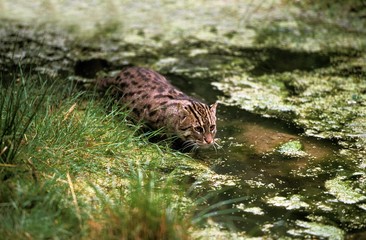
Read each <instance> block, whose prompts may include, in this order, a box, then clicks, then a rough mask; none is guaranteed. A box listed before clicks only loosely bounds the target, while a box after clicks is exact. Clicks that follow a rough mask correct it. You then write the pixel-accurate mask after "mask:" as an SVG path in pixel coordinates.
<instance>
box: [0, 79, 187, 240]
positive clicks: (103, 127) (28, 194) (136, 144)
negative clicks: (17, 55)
mask: <svg viewBox="0 0 366 240" xmlns="http://www.w3.org/2000/svg"><path fill="white" fill-rule="evenodd" d="M59 81H61V80H59ZM42 82H43V83H42ZM2 83H3V84H5V79H2ZM65 85H66V86H67V85H69V87H68V88H63V90H61V88H60V86H65ZM72 88H73V87H72V84H67V83H64V82H62V81H61V84H59V85H57V84H53V85H50V84H47V83H46V81H44V80H43V79H41V78H39V79H38V80H37V81H35V80H34V79H30V78H29V77H28V76H25V75H23V74H22V73H21V74H20V81H11V83H10V84H8V86H6V87H4V86H3V87H2V88H1V89H2V90H1V99H0V103H1V125H0V126H1V129H0V133H1V153H2V154H1V163H0V173H1V176H0V177H1V178H0V181H1V183H0V221H1V223H2V226H1V228H0V235H1V236H3V237H5V238H6V239H25V238H27V239H28V238H29V239H44V238H48V239H49V238H72V239H80V238H85V239H97V238H98V239H187V238H189V231H188V229H189V227H190V225H191V224H190V222H191V221H190V219H189V217H188V216H189V214H188V213H185V210H184V209H183V208H182V206H180V204H179V202H180V201H179V200H180V199H181V198H183V197H184V191H182V190H181V189H179V188H178V187H175V185H174V182H173V181H172V180H171V179H170V178H169V177H168V176H166V175H165V177H164V178H163V174H162V173H161V172H159V170H158V169H157V166H159V165H161V164H162V161H164V159H165V158H167V159H169V160H171V161H177V160H178V159H179V158H180V159H182V158H183V159H184V158H187V157H184V156H183V155H173V154H169V152H168V153H162V151H161V150H160V149H161V148H164V146H157V145H155V144H153V143H149V144H147V141H148V136H146V134H145V135H144V136H141V135H140V136H139V135H138V134H137V131H138V126H134V125H131V124H129V122H128V121H127V120H126V114H125V113H124V112H123V111H121V110H118V109H116V108H113V109H111V110H110V112H108V113H106V110H105V107H104V106H105V103H103V102H98V101H96V100H92V99H95V98H90V96H87V94H84V95H83V94H77V93H73V91H72ZM67 95H69V96H68V97H66V96H67ZM70 95H71V96H70Z"/></svg>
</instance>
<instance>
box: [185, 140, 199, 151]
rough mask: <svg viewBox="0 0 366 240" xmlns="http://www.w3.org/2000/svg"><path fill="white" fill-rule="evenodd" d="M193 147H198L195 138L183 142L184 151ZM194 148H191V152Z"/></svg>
mask: <svg viewBox="0 0 366 240" xmlns="http://www.w3.org/2000/svg"><path fill="white" fill-rule="evenodd" d="M191 147H193V148H192V149H195V147H197V146H196V143H195V142H194V141H193V140H188V141H186V142H184V143H183V148H182V150H183V151H184V150H186V149H189V148H191ZM192 149H191V150H190V152H191V151H192Z"/></svg>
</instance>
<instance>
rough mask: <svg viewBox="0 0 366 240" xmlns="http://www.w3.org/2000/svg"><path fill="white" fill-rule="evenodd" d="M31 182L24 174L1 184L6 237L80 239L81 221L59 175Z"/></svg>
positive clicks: (0, 230)
mask: <svg viewBox="0 0 366 240" xmlns="http://www.w3.org/2000/svg"><path fill="white" fill-rule="evenodd" d="M28 180H29V179H28ZM30 183H31V184H29V182H27V181H26V179H24V178H23V179H18V180H16V181H13V182H12V183H10V182H9V181H8V182H3V183H2V184H0V195H1V196H2V198H1V199H0V202H1V205H0V222H1V227H0V235H1V236H2V238H3V239H51V238H52V239H56V238H61V239H62V238H68V239H71V238H75V239H77V238H78V236H80V234H81V232H80V224H79V223H80V222H79V219H78V216H77V214H76V211H75V208H74V206H72V205H71V204H70V203H71V200H70V199H69V196H68V195H65V194H64V193H65V192H66V190H67V189H65V187H60V186H59V185H58V184H56V182H55V179H52V180H49V181H44V182H42V183H41V184H34V182H32V181H30Z"/></svg>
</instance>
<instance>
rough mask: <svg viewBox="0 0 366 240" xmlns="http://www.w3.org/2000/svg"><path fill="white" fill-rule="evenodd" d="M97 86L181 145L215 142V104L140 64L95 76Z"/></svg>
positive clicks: (135, 117)
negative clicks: (198, 98)
mask: <svg viewBox="0 0 366 240" xmlns="http://www.w3.org/2000/svg"><path fill="white" fill-rule="evenodd" d="M96 83H97V89H98V90H100V91H103V92H105V91H107V90H108V89H109V90H108V91H109V94H111V95H112V96H113V97H114V98H115V99H116V100H117V101H118V102H119V103H121V104H122V105H124V106H126V107H127V109H129V110H130V112H131V115H132V116H131V117H132V118H133V119H134V120H137V121H142V122H144V123H145V124H146V125H147V126H149V127H150V128H152V129H160V128H164V129H165V132H166V134H168V135H175V136H177V137H178V138H180V139H181V140H182V141H183V147H184V148H191V149H192V150H195V149H197V148H208V147H211V146H215V145H216V144H217V143H216V142H215V135H216V131H217V130H216V107H217V103H214V104H212V105H210V106H208V105H206V104H204V103H202V102H200V101H197V100H195V99H193V98H191V97H189V96H187V95H186V94H184V93H183V92H181V91H180V90H178V89H177V88H175V87H174V86H172V85H171V84H170V83H169V82H168V80H167V79H166V78H165V77H164V76H162V75H161V74H159V73H157V72H155V71H153V70H150V69H146V68H142V67H128V68H125V69H124V70H122V71H121V72H120V73H119V74H118V75H117V76H115V77H112V78H101V79H98V80H97V82H96Z"/></svg>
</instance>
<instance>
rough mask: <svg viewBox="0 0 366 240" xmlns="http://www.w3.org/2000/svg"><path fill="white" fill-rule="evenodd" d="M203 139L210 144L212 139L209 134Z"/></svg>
mask: <svg viewBox="0 0 366 240" xmlns="http://www.w3.org/2000/svg"><path fill="white" fill-rule="evenodd" d="M205 141H206V143H207V144H211V143H213V141H214V140H213V138H212V137H211V136H206V137H205Z"/></svg>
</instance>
